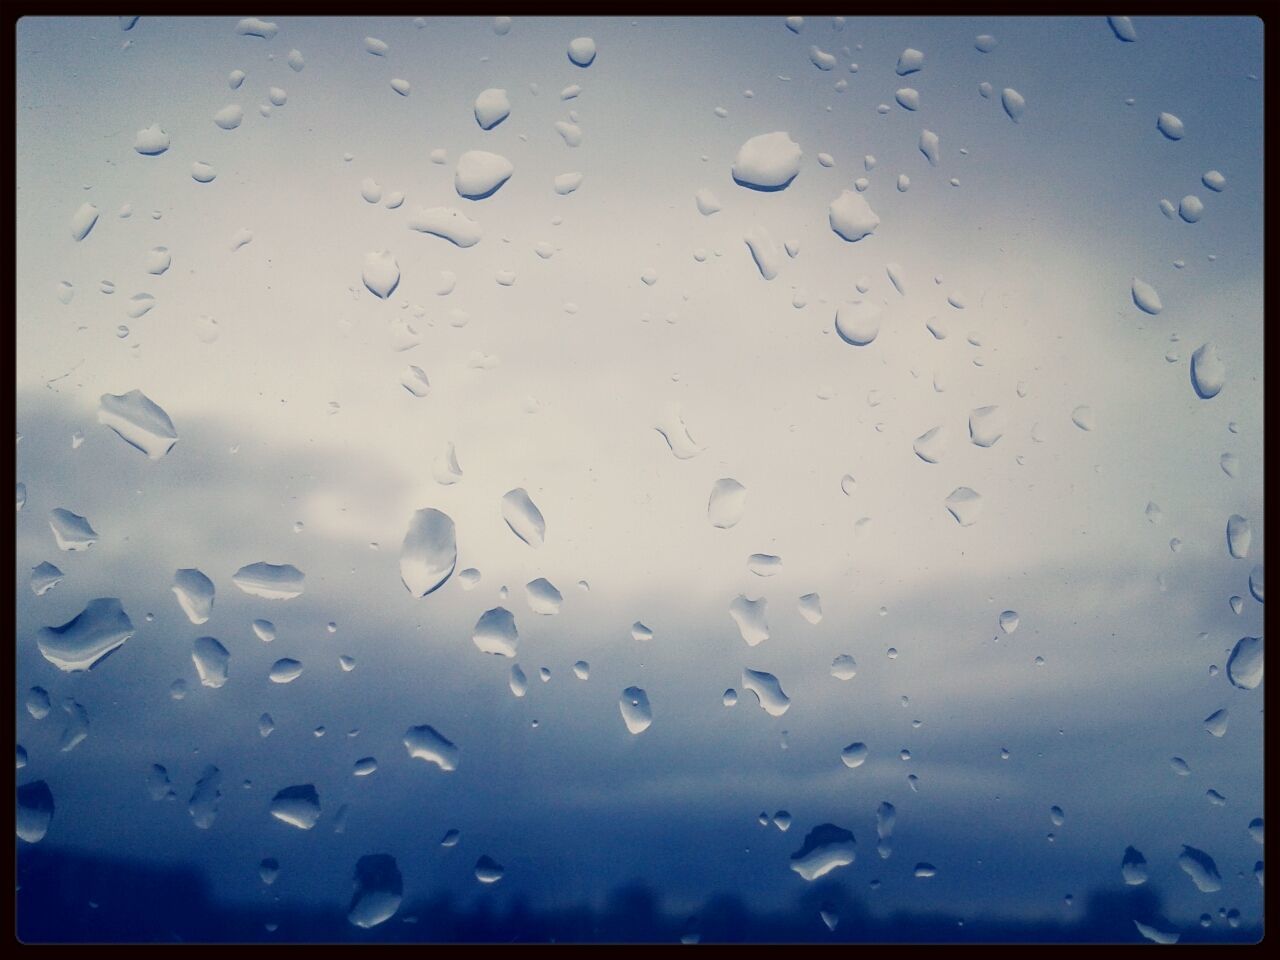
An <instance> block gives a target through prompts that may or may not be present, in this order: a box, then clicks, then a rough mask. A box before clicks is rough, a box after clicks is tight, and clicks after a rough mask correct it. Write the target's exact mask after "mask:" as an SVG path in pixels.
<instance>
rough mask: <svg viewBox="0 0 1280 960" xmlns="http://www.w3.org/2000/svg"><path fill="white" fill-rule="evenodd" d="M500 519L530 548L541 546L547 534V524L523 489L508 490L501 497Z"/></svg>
mask: <svg viewBox="0 0 1280 960" xmlns="http://www.w3.org/2000/svg"><path fill="white" fill-rule="evenodd" d="M502 519H503V520H505V521H506V522H507V526H508V527H510V528H511V532H512V533H514V534H515V535H516V536H517V537H519V538H520V539H521V540H523V541H524V542H525V543H527V544H529V546H531V547H540V546H542V541H543V538H544V537H545V536H546V532H547V522H546V521H545V520H544V519H543V518H542V511H540V510H539V509H538V508H537V507H536V506H535V505H534V502H533V501H532V500H531V499H530V498H529V494H528V492H527V491H526V490H525V489H524V488H523V487H517V488H516V489H514V490H508V491H507V492H506V493H505V494H503V496H502Z"/></svg>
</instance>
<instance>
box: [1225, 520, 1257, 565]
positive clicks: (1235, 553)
mask: <svg viewBox="0 0 1280 960" xmlns="http://www.w3.org/2000/svg"><path fill="white" fill-rule="evenodd" d="M1252 542H1253V526H1252V524H1250V523H1249V521H1248V520H1246V519H1245V518H1244V517H1242V516H1240V514H1238V513H1233V514H1232V515H1231V516H1230V517H1228V518H1227V552H1228V553H1229V554H1231V556H1232V557H1233V558H1234V559H1236V560H1243V559H1244V558H1245V557H1247V556H1249V546H1250V544H1251V543H1252Z"/></svg>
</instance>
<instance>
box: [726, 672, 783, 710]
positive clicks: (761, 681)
mask: <svg viewBox="0 0 1280 960" xmlns="http://www.w3.org/2000/svg"><path fill="white" fill-rule="evenodd" d="M739 686H741V687H742V689H743V690H749V691H751V692H752V693H754V694H755V695H756V702H757V703H759V704H760V707H761V709H762V710H764V712H765V713H767V714H769V716H771V717H780V716H782V715H783V714H784V713H786V712H787V710H788V708H790V706H791V698H790V697H788V696H787V695H786V694H785V693H783V691H782V684H780V683H779V682H778V678H777V677H775V676H774V675H773V674H772V673H765V672H764V671H762V670H748V669H747V668H745V667H744V668H743V670H742V683H741V684H739Z"/></svg>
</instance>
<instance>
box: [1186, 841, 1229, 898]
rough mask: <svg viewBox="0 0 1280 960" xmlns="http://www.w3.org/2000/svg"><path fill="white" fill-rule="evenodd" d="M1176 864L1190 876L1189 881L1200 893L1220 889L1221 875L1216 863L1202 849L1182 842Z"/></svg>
mask: <svg viewBox="0 0 1280 960" xmlns="http://www.w3.org/2000/svg"><path fill="white" fill-rule="evenodd" d="M1178 866H1179V867H1181V868H1182V872H1183V873H1185V874H1186V875H1187V876H1188V877H1190V878H1191V882H1192V883H1194V884H1195V885H1196V889H1198V890H1199V891H1200V892H1201V893H1217V892H1218V891H1219V890H1221V889H1222V877H1221V876H1220V875H1219V874H1218V865H1217V864H1216V863H1214V862H1213V857H1211V856H1209V855H1208V854H1207V853H1205V852H1204V851H1203V850H1197V849H1196V848H1195V847H1189V846H1186V845H1185V844H1184V845H1183V847H1182V853H1180V854H1179V855H1178Z"/></svg>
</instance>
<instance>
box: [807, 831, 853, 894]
mask: <svg viewBox="0 0 1280 960" xmlns="http://www.w3.org/2000/svg"><path fill="white" fill-rule="evenodd" d="M856 851H857V841H856V840H855V839H854V836H853V834H852V833H850V832H849V831H848V830H846V829H844V828H843V827H837V826H836V825H835V824H834V823H823V824H819V825H818V826H816V827H814V828H813V829H812V830H810V831H809V832H808V834H806V836H805V838H804V843H803V844H802V845H801V847H800V849H799V850H797V851H796V852H795V853H793V854H791V869H792V870H794V871H795V872H796V873H798V874H800V876H802V877H804V878H805V879H806V880H810V881H812V880H817V879H818V878H819V877H823V876H826V875H827V874H828V873H830V872H831V871H832V870H835V869H836V868H837V867H844V866H848V865H849V864H851V863H853V861H854V859H855V858H856V856H857V853H856Z"/></svg>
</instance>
